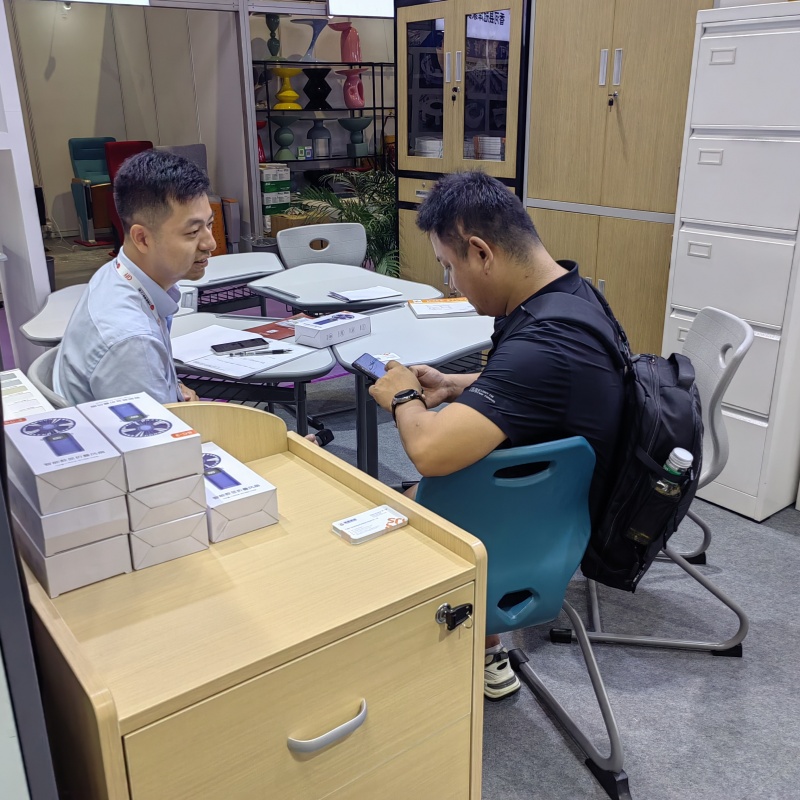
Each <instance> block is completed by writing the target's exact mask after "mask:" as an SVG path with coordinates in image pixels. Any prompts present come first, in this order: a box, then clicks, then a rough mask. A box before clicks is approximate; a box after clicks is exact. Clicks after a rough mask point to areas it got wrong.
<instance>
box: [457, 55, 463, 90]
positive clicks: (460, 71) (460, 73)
mask: <svg viewBox="0 0 800 800" xmlns="http://www.w3.org/2000/svg"><path fill="white" fill-rule="evenodd" d="M463 74H464V58H463V53H462V52H461V51H460V50H456V83H458V82H460V80H461V78H462V77H463Z"/></svg>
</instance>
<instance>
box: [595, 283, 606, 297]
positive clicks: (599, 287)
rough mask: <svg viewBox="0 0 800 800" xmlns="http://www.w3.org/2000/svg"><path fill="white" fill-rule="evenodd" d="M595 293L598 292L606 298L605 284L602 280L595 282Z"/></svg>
mask: <svg viewBox="0 0 800 800" xmlns="http://www.w3.org/2000/svg"><path fill="white" fill-rule="evenodd" d="M597 291H598V292H600V294H601V295H603V297H605V296H606V282H605V281H603V280H598V281H597Z"/></svg>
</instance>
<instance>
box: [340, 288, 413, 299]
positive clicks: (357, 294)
mask: <svg viewBox="0 0 800 800" xmlns="http://www.w3.org/2000/svg"><path fill="white" fill-rule="evenodd" d="M328 294H329V296H330V297H334V298H336V299H337V300H343V301H344V302H348V301H349V302H351V303H353V302H356V301H357V300H380V299H382V298H384V297H402V296H403V293H402V292H398V291H397V290H396V289H389V288H388V287H386V286H370V287H369V288H367V289H341V290H339V291H336V292H329V293H328Z"/></svg>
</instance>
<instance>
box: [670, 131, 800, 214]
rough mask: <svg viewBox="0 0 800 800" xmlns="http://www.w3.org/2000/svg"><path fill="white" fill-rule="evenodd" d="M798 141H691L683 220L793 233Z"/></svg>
mask: <svg viewBox="0 0 800 800" xmlns="http://www.w3.org/2000/svg"><path fill="white" fill-rule="evenodd" d="M798 186H800V141H786V140H784V141H781V140H778V139H723V138H718V137H713V138H712V137H705V136H692V137H691V138H690V139H689V144H688V148H687V153H686V170H685V174H684V184H683V197H682V199H681V203H682V205H681V212H680V213H681V218H682V219H696V220H707V221H710V222H728V223H733V224H737V225H748V226H753V227H761V228H781V229H785V230H797V224H798V219H800V192H798V190H797V187H798Z"/></svg>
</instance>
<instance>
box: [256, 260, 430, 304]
mask: <svg viewBox="0 0 800 800" xmlns="http://www.w3.org/2000/svg"><path fill="white" fill-rule="evenodd" d="M248 286H249V287H250V288H251V289H252V290H253V291H254V292H256V293H258V294H260V295H263V296H264V297H269V298H271V299H272V300H278V301H279V302H281V303H285V304H286V305H287V306H291V307H292V308H296V309H299V310H300V311H305V312H306V313H309V314H328V313H333V312H334V311H342V310H345V309H346V310H348V311H364V310H367V309H372V308H381V307H383V306H388V305H392V304H395V303H404V302H406V301H407V300H428V299H432V298H436V297H441V296H442V293H441V292H440V291H439V290H438V289H436V288H435V287H433V286H428V285H427V284H424V283H415V282H414V281H405V280H403V279H402V278H391V277H389V276H388V275H381V274H380V273H378V272H373V271H372V270H368V269H364V268H363V267H351V266H348V265H346V264H327V263H319V264H301V265H300V266H299V267H292V269H287V270H284V271H283V272H281V273H278V274H275V275H269V276H268V277H266V278H261V279H260V280H257V281H253V282H252V283H249V284H248ZM372 286H382V287H386V288H389V289H394V290H396V291H398V292H400V294H399V295H395V296H394V297H384V298H378V299H375V300H360V301H353V302H346V301H343V300H336V299H335V298H333V297H328V292H338V291H346V290H348V289H368V288H370V287H372Z"/></svg>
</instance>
